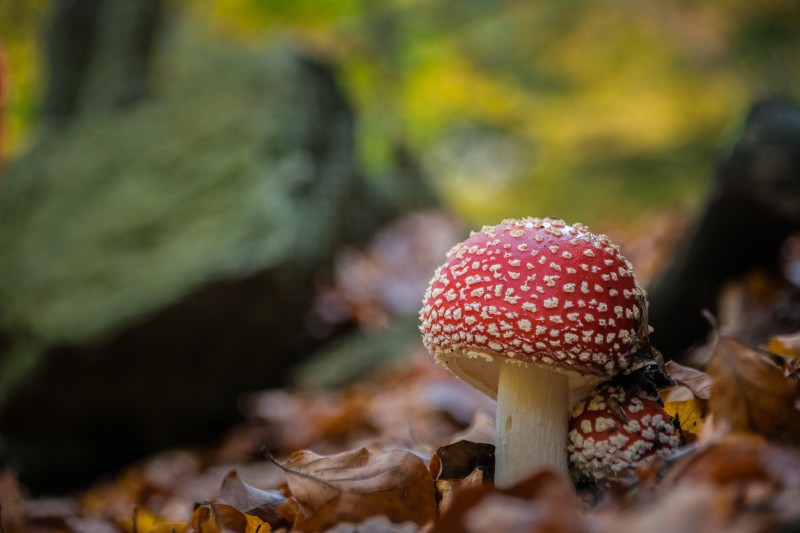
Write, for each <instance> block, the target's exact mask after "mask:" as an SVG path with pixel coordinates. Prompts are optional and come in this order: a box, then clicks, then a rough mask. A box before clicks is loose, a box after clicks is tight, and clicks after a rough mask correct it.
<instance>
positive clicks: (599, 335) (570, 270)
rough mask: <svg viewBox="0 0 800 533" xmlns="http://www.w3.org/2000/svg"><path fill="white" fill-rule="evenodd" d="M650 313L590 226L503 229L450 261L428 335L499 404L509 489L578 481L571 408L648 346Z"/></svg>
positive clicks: (627, 271)
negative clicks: (543, 478) (557, 476)
mask: <svg viewBox="0 0 800 533" xmlns="http://www.w3.org/2000/svg"><path fill="white" fill-rule="evenodd" d="M645 305H646V304H645V299H644V291H643V290H642V289H641V288H640V287H639V286H638V284H637V283H636V280H635V279H634V276H633V270H632V266H631V264H630V262H628V261H627V260H626V259H625V258H624V257H623V256H622V255H621V254H620V251H619V248H618V247H617V246H615V245H614V244H612V243H611V241H610V240H609V239H608V237H606V236H604V235H600V236H598V235H593V234H592V233H590V232H589V231H588V229H587V228H586V227H584V226H582V225H580V224H574V225H567V224H566V223H564V222H563V221H561V220H555V219H550V218H545V219H538V218H525V219H521V220H511V219H510V220H504V221H503V222H502V223H501V224H499V225H497V226H486V227H484V228H483V229H482V230H481V231H480V232H475V233H472V234H471V235H470V237H469V238H468V239H467V240H465V241H464V242H462V243H460V244H457V245H456V246H454V247H453V248H452V249H451V250H450V251H449V252H448V254H447V261H446V262H445V263H444V264H443V265H442V266H440V267H439V268H438V269H437V270H436V273H435V274H434V276H433V279H432V280H431V282H430V285H429V287H428V290H427V291H426V293H425V297H424V301H423V308H422V310H421V311H420V319H421V322H422V325H421V326H420V331H421V332H422V339H423V343H424V344H425V346H426V347H427V348H428V350H429V351H430V352H431V353H433V355H434V357H435V358H436V360H437V361H438V362H439V363H441V364H443V365H444V366H446V367H447V368H448V369H449V370H450V371H451V372H453V373H454V374H455V375H456V376H457V377H459V378H461V379H463V380H464V381H466V382H467V383H469V384H471V385H472V386H473V387H475V388H477V389H478V390H480V391H482V392H484V393H485V394H487V395H488V396H490V397H492V398H496V399H497V415H496V432H497V451H496V457H497V465H496V468H495V479H496V481H497V482H498V484H501V485H510V484H512V483H513V482H514V481H516V480H519V479H521V478H524V477H526V476H527V475H529V474H531V473H532V472H534V471H536V470H539V469H542V468H551V469H554V470H557V471H560V472H562V473H564V474H567V473H568V469H567V453H566V449H565V446H564V439H565V436H566V434H567V423H568V420H569V412H570V407H571V405H572V404H573V403H574V400H577V399H578V398H580V397H582V396H583V395H584V394H586V392H588V390H590V389H591V388H593V387H595V386H596V385H597V384H598V383H600V382H602V381H605V380H606V379H608V378H609V377H610V376H613V375H614V374H616V373H618V372H619V371H621V370H623V369H625V367H626V366H627V364H628V357H629V356H630V355H631V354H633V353H635V352H636V351H637V350H638V349H639V348H640V347H641V346H643V345H645V344H646V336H647V326H646V318H645V308H644V306H645ZM571 392H572V395H573V398H572V401H571V398H570V396H571Z"/></svg>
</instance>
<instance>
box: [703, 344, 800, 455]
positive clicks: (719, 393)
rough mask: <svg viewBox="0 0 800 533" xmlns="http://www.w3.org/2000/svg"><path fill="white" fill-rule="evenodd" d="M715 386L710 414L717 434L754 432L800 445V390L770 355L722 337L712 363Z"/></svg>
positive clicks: (794, 380)
mask: <svg viewBox="0 0 800 533" xmlns="http://www.w3.org/2000/svg"><path fill="white" fill-rule="evenodd" d="M708 373H709V375H710V376H711V379H712V381H713V385H712V387H711V399H710V400H709V412H710V413H711V415H713V419H714V431H713V434H715V435H716V436H720V435H725V434H728V433H744V434H747V433H755V434H758V435H762V436H764V437H766V438H767V439H770V440H774V441H776V442H783V443H786V444H794V445H796V444H797V443H798V442H800V410H798V402H800V387H799V386H798V380H797V378H796V377H795V376H788V377H787V376H785V375H784V372H783V369H782V368H780V367H779V366H777V365H776V364H775V363H774V362H773V361H772V360H771V359H770V358H769V357H767V356H765V355H764V354H763V353H761V352H758V351H756V350H753V349H751V348H749V347H748V346H746V345H744V344H742V343H741V342H739V341H736V340H734V339H731V338H729V337H724V336H721V337H720V338H719V339H718V341H717V344H716V347H715V349H714V354H713V356H712V358H711V360H710V361H709V364H708Z"/></svg>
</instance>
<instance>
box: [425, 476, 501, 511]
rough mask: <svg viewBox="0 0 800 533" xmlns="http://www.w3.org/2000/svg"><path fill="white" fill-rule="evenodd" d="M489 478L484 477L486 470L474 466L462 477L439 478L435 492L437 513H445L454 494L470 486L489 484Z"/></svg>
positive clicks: (450, 504)
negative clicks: (436, 495)
mask: <svg viewBox="0 0 800 533" xmlns="http://www.w3.org/2000/svg"><path fill="white" fill-rule="evenodd" d="M491 483H492V481H491V478H489V479H487V478H486V471H485V470H483V469H481V468H476V469H475V470H473V471H472V473H471V474H470V475H468V476H467V477H465V478H463V479H440V480H437V481H436V492H437V493H438V495H439V513H440V514H441V513H446V512H447V510H448V509H450V507H451V506H452V504H453V500H454V499H455V496H456V494H458V493H459V492H461V491H463V490H466V489H468V488H472V487H482V486H484V485H489V486H491Z"/></svg>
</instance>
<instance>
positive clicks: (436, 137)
mask: <svg viewBox="0 0 800 533" xmlns="http://www.w3.org/2000/svg"><path fill="white" fill-rule="evenodd" d="M9 2H10V4H18V5H22V4H28V2H27V1H26V0H6V5H8V3H9ZM42 3H45V2H44V1H43V0H39V1H38V2H32V3H30V4H31V5H34V4H35V5H41V4H42ZM173 7H175V9H173V11H174V13H175V14H176V15H178V16H189V17H192V18H193V19H194V20H195V22H196V25H197V28H198V31H200V32H204V33H205V34H206V35H207V38H209V39H223V40H226V41H235V42H238V43H240V44H241V45H242V46H249V45H254V44H255V43H263V42H264V41H265V40H267V39H273V38H276V37H280V38H281V39H280V40H287V39H288V40H290V41H294V42H298V43H300V44H301V45H302V46H305V47H308V48H311V49H313V50H316V51H318V52H321V53H323V54H325V55H327V56H329V57H330V58H332V59H333V60H335V61H336V62H337V63H338V64H339V66H340V68H341V70H342V76H343V81H344V82H345V85H346V86H347V87H348V89H349V91H350V93H351V95H352V97H353V98H354V99H355V102H356V105H357V107H358V109H359V111H360V133H359V135H360V137H361V138H360V142H359V144H358V146H359V149H360V150H361V153H360V157H361V160H362V163H363V164H364V165H365V166H366V167H367V169H368V170H370V171H379V170H381V168H383V167H385V166H387V165H388V164H389V161H390V156H391V145H392V144H393V143H394V142H396V141H399V140H402V141H404V142H406V143H408V144H409V145H410V146H411V148H412V149H413V150H414V151H415V152H416V153H417V154H419V155H420V156H421V157H422V159H423V161H424V163H425V165H426V167H427V168H428V170H429V172H430V174H431V176H432V177H433V179H434V183H435V186H436V187H437V188H438V189H439V190H440V192H441V193H442V196H443V198H444V199H445V201H446V202H447V203H448V205H449V206H450V207H451V208H452V209H453V210H454V211H455V212H456V213H458V214H459V215H461V216H463V217H464V218H465V219H467V220H468V221H469V222H470V223H472V224H480V223H484V222H486V223H490V222H492V223H493V222H496V220H497V219H499V218H502V217H506V216H518V215H525V214H535V215H545V214H552V215H558V216H560V217H563V218H567V219H570V220H582V221H587V222H593V221H597V220H601V219H604V218H609V217H612V218H614V217H625V218H630V217H632V216H636V215H639V214H646V213H647V212H648V211H651V210H654V209H656V210H657V209H664V208H676V207H677V208H685V207H691V206H692V205H694V202H695V201H696V198H697V196H698V193H699V192H700V191H702V190H703V189H704V186H705V183H706V182H707V179H708V177H709V176H710V174H711V172H712V169H713V164H714V161H715V158H716V157H717V156H718V155H719V154H720V152H721V151H723V150H724V149H725V148H726V141H727V139H728V138H730V137H731V136H732V135H733V134H735V132H736V129H737V127H738V124H739V121H740V119H741V118H742V117H743V115H744V113H745V112H746V111H747V108H748V106H749V104H750V103H751V102H752V100H754V99H755V98H758V97H761V96H768V95H773V94H779V95H784V96H790V97H793V98H797V96H798V87H800V66H798V65H800V62H798V61H797V57H800V2H796V1H794V0H769V1H766V0H765V1H761V2H752V1H748V0H709V1H705V2H701V1H699V0H681V1H676V2H666V1H657V2H640V1H637V0H604V1H601V2H595V1H590V0H562V1H555V0H550V1H546V2H528V1H525V0H495V1H489V0H462V1H460V2H446V1H444V0H386V1H382V2H372V1H369V0H340V1H335V2H334V1H332V0H323V1H319V0H314V1H312V0H294V1H292V2H285V1H281V0H214V1H208V0H178V1H177V2H175V3H174V4H173ZM6 9H7V8H6ZM31 9H33V8H31ZM33 12H34V13H35V14H38V13H39V11H38V10H36V9H33ZM3 15H5V13H3ZM29 18H30V17H29ZM33 18H34V19H35V18H36V17H33ZM25 24H27V25H28V26H27V29H28V30H30V31H29V32H24V31H22V30H18V31H17V32H16V33H15V34H14V35H11V36H9V37H7V41H8V43H7V45H8V48H9V52H10V55H11V57H12V61H11V63H12V69H13V68H15V65H17V66H16V68H18V69H21V70H22V72H23V73H21V74H19V75H18V76H19V77H20V78H21V81H18V85H17V87H16V88H17V93H18V91H23V90H24V91H28V92H27V94H26V95H19V94H17V95H16V96H13V94H14V93H12V104H11V106H10V110H9V112H10V114H11V118H10V119H9V121H10V124H11V125H10V126H9V128H10V135H11V137H12V139H11V141H10V142H11V144H12V147H11V149H12V150H18V149H20V148H21V147H22V146H24V142H23V139H24V138H25V136H26V135H29V132H30V128H29V126H30V110H31V109H32V106H33V103H32V102H33V101H35V100H34V98H35V96H34V95H35V94H36V91H35V90H33V89H34V88H35V85H34V84H32V83H29V82H28V81H24V80H28V79H30V78H33V77H36V76H38V75H39V73H38V71H36V70H35V69H34V68H33V67H31V66H29V65H28V62H29V61H30V57H31V50H32V45H31V44H30V43H31V42H32V41H31V39H30V35H32V32H33V30H34V29H35V28H34V25H33V24H30V21H29V20H28V19H27V18H26V19H25ZM18 28H21V26H19V25H18ZM23 43H26V44H23ZM20 64H22V67H20V66H19V65H20ZM26 69H27V71H26ZM161 75H162V76H164V75H167V73H163V72H162V73H161ZM15 76H16V74H15ZM15 98H16V100H15ZM25 125H27V126H28V129H27V130H25V129H24V127H23V126H25Z"/></svg>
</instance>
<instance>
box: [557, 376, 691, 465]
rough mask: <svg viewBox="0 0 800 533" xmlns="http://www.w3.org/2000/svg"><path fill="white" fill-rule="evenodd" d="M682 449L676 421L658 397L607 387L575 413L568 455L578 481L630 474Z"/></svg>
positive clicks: (641, 392) (598, 389)
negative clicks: (654, 458)
mask: <svg viewBox="0 0 800 533" xmlns="http://www.w3.org/2000/svg"><path fill="white" fill-rule="evenodd" d="M679 444H680V439H679V437H678V428H677V425H676V423H675V421H674V420H673V419H672V417H671V416H670V415H669V414H667V412H666V411H664V408H663V407H662V406H661V402H660V401H659V400H658V398H657V397H652V396H649V395H647V394H646V393H644V392H643V391H636V392H633V391H626V390H625V389H624V388H622V387H618V386H614V385H610V384H604V385H601V386H600V387H598V388H597V389H596V390H595V391H594V392H592V394H590V395H589V396H587V397H586V398H584V399H583V400H581V401H580V402H578V403H577V404H576V405H575V407H574V408H573V410H572V418H571V420H570V422H569V437H568V443H567V451H568V452H569V462H570V470H571V472H572V477H573V478H574V479H576V480H591V481H603V480H605V479H608V478H614V477H620V476H624V475H627V474H629V473H631V472H632V471H633V469H635V468H636V467H638V466H641V465H643V464H644V463H646V462H647V461H649V460H650V459H652V458H653V457H657V456H664V455H667V454H669V453H671V452H673V451H675V450H676V449H677V448H678V446H679Z"/></svg>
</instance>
